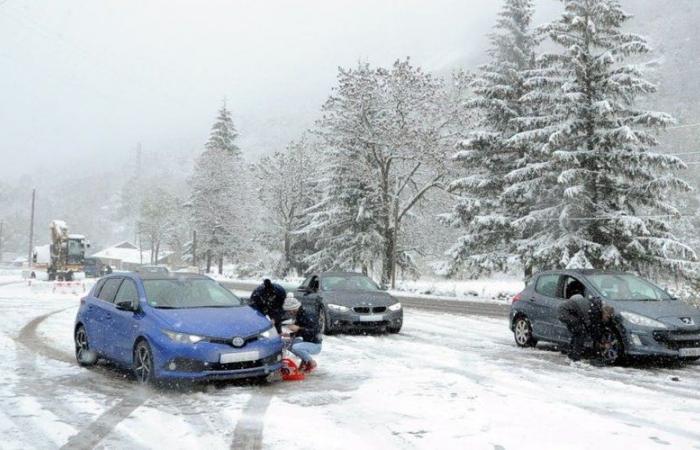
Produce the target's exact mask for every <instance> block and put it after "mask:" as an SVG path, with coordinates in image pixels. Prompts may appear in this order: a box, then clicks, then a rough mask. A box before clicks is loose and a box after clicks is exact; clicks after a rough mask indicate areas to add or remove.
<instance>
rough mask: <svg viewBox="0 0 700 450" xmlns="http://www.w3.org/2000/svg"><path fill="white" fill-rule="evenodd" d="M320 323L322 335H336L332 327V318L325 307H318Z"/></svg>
mask: <svg viewBox="0 0 700 450" xmlns="http://www.w3.org/2000/svg"><path fill="white" fill-rule="evenodd" d="M318 321H319V329H320V330H321V334H325V335H326V336H331V335H333V334H335V330H334V329H333V327H332V326H331V318H330V317H329V315H328V311H327V310H326V307H325V306H323V305H321V306H319V307H318Z"/></svg>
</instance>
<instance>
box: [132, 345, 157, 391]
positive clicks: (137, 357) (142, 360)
mask: <svg viewBox="0 0 700 450" xmlns="http://www.w3.org/2000/svg"><path fill="white" fill-rule="evenodd" d="M133 365H134V367H133V372H134V376H135V377H136V381H137V382H138V383H139V384H154V382H155V378H154V374H153V352H152V351H151V346H150V345H148V342H146V341H140V342H139V343H138V344H136V348H134V363H133Z"/></svg>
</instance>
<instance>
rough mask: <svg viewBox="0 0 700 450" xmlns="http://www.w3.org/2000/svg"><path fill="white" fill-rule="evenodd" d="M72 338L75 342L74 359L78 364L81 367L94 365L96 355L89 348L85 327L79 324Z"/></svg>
mask: <svg viewBox="0 0 700 450" xmlns="http://www.w3.org/2000/svg"><path fill="white" fill-rule="evenodd" d="M73 339H74V342H75V359H76V361H78V364H79V365H81V366H83V367H89V366H93V365H95V363H96V362H97V355H96V354H95V352H94V351H92V350H91V349H90V343H89V340H88V335H87V331H85V327H83V326H82V325H80V326H79V327H78V328H77V329H76V330H75V335H74V336H73Z"/></svg>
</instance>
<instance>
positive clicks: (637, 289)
mask: <svg viewBox="0 0 700 450" xmlns="http://www.w3.org/2000/svg"><path fill="white" fill-rule="evenodd" d="M588 279H589V280H590V281H591V283H593V285H594V286H595V287H596V288H597V289H598V291H599V292H600V293H601V294H602V296H603V298H605V299H606V300H617V301H625V300H630V301H668V300H673V297H671V296H670V295H669V294H668V293H667V292H666V291H664V290H663V289H661V288H659V287H657V286H655V285H653V284H651V283H650V282H648V281H646V280H644V279H642V278H639V277H638V276H635V275H628V274H600V275H591V276H589V277H588Z"/></svg>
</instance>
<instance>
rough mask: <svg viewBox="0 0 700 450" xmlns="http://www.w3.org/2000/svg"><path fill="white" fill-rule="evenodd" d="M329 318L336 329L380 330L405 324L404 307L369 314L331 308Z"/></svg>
mask: <svg viewBox="0 0 700 450" xmlns="http://www.w3.org/2000/svg"><path fill="white" fill-rule="evenodd" d="M372 316H374V317H372ZM328 319H329V322H330V326H331V327H332V328H333V329H334V330H380V329H382V328H387V327H394V328H398V327H401V325H402V324H403V309H400V310H398V311H389V310H386V311H385V312H382V313H367V314H360V313H356V312H354V311H347V312H340V311H330V310H329V311H328ZM369 319H373V320H369ZM374 319H380V320H374Z"/></svg>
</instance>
